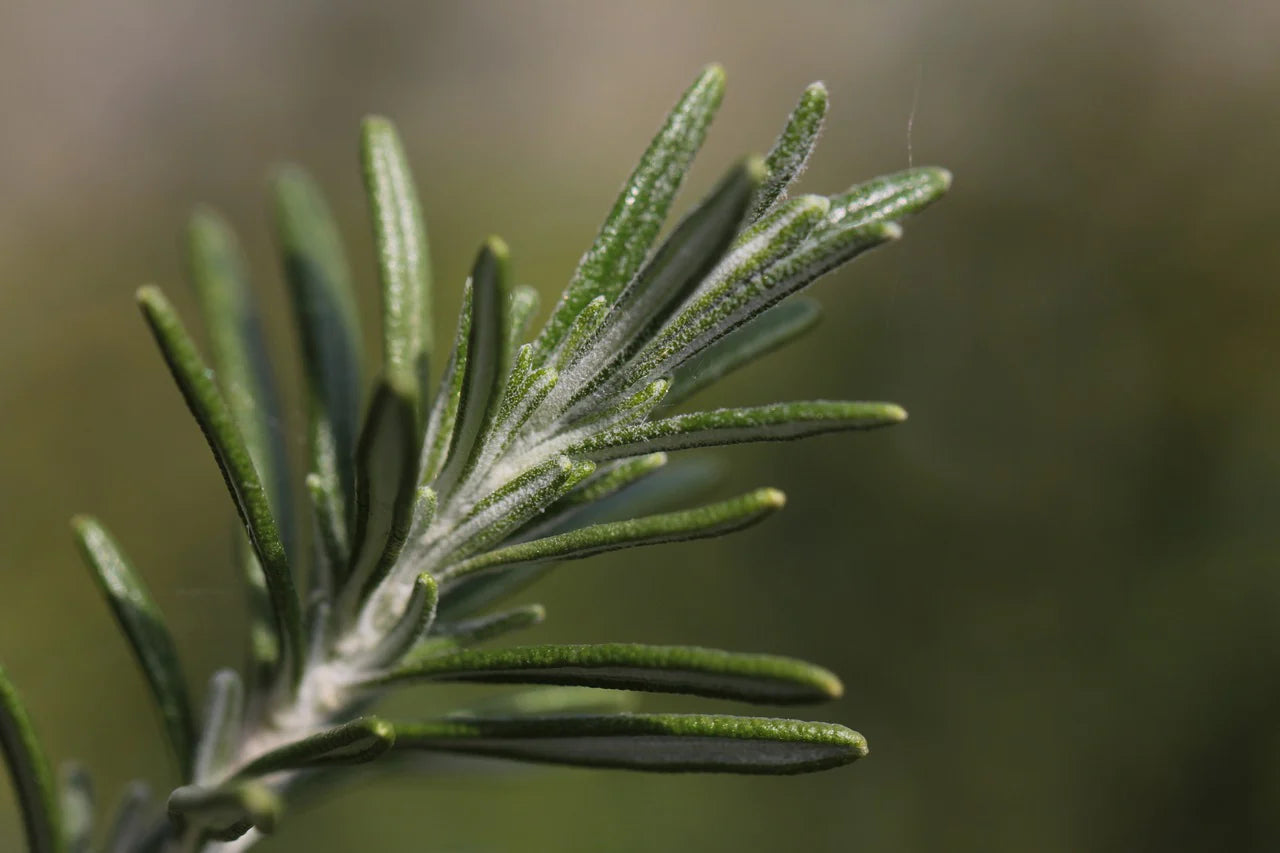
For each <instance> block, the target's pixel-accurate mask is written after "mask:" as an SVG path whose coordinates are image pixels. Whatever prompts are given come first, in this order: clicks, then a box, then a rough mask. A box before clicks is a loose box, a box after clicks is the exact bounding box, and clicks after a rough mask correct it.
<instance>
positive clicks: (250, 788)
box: [168, 782, 282, 841]
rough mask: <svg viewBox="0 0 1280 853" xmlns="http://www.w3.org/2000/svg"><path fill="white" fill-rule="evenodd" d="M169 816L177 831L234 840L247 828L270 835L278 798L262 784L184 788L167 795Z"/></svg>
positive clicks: (274, 822) (277, 812)
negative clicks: (194, 832) (177, 828)
mask: <svg viewBox="0 0 1280 853" xmlns="http://www.w3.org/2000/svg"><path fill="white" fill-rule="evenodd" d="M168 808H169V817H170V818H171V819H172V820H173V821H174V823H175V824H177V825H178V827H179V829H180V831H181V832H183V833H186V832H189V831H190V830H195V831H196V832H198V833H199V835H200V836H201V838H207V839H211V840H214V841H235V840H236V839H237V838H239V837H240V836H242V835H244V834H245V833H246V832H248V831H249V830H250V829H256V830H258V831H259V832H261V833H263V834H265V835H270V834H271V833H272V832H274V831H275V828H276V823H277V821H279V819H280V812H281V811H282V806H281V803H280V798H279V797H278V796H276V794H275V792H273V791H272V790H271V789H270V788H268V787H267V786H266V785H263V784H261V783H258V782H247V783H244V784H240V785H226V786H222V787H218V788H202V787H199V786H197V785H187V786H185V787H182V788H178V789H177V790H175V791H174V792H173V793H172V794H170V795H169V805H168Z"/></svg>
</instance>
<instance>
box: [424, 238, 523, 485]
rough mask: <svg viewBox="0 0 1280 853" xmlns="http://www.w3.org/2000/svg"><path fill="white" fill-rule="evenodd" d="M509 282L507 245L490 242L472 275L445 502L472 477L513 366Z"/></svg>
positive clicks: (442, 481) (444, 476) (445, 477)
mask: <svg viewBox="0 0 1280 853" xmlns="http://www.w3.org/2000/svg"><path fill="white" fill-rule="evenodd" d="M508 279H509V274H508V270H507V247H506V244H505V243H503V242H502V241H501V240H499V239H498V238H496V237H491V238H489V240H488V241H486V242H485V245H484V246H483V247H482V248H481V250H480V253H479V254H478V255H477V256H476V260H475V264H474V266H473V267H472V269H471V323H470V328H469V330H468V331H469V341H468V345H467V360H466V365H465V372H464V374H463V377H462V383H461V386H460V388H459V399H458V413H457V422H456V425H455V427H454V430H453V439H452V441H451V442H450V445H449V453H448V461H447V462H446V463H445V466H444V470H443V471H442V472H441V473H440V476H439V477H438V478H437V479H436V482H435V484H434V487H435V489H436V491H437V492H438V493H439V494H440V495H441V496H442V497H443V496H445V495H447V494H448V492H449V490H450V489H451V488H452V487H453V485H454V484H456V483H457V482H459V481H460V480H461V479H463V478H464V477H465V476H466V474H467V473H468V472H469V471H470V467H471V465H472V464H473V463H474V461H475V457H474V453H473V451H474V450H475V449H476V442H477V440H478V439H479V438H480V436H481V433H482V431H483V430H484V429H485V428H486V426H488V425H490V424H491V422H492V421H493V419H494V418H495V416H496V414H497V412H496V409H497V407H498V402H499V399H498V391H499V388H500V386H501V385H502V381H503V379H504V378H505V373H506V370H507V367H508V362H509V357H508V354H507V352H506V340H507V325H508V320H507V311H508V309H509V308H510V307H511V306H510V297H509V285H508Z"/></svg>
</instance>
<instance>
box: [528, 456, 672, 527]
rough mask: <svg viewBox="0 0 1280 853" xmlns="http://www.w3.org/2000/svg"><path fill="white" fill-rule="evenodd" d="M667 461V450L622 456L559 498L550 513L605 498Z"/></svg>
mask: <svg viewBox="0 0 1280 853" xmlns="http://www.w3.org/2000/svg"><path fill="white" fill-rule="evenodd" d="M666 464H667V454H665V453H650V454H649V455H648V456H637V457H635V458H634V459H622V460H619V461H617V462H612V463H610V464H609V465H607V466H601V468H600V469H599V470H597V472H596V475H595V476H594V477H591V478H590V479H588V480H586V481H585V482H583V484H582V485H580V486H578V488H576V489H574V490H573V491H571V492H569V494H567V495H565V496H564V497H563V498H561V499H560V500H558V501H556V503H555V504H554V505H552V507H551V508H550V509H548V510H547V514H548V515H558V514H559V513H561V512H564V511H566V510H569V509H573V508H575V507H580V506H587V505H589V504H594V503H595V502H597V501H601V500H604V499H605V498H607V497H609V496H610V495H614V494H616V493H618V492H620V491H622V490H623V489H625V488H627V487H628V486H630V485H632V484H633V483H635V482H636V481H637V480H640V479H642V478H644V477H647V476H649V475H650V474H652V473H653V472H655V471H657V470H659V469H660V468H662V467H663V466H664V465H666Z"/></svg>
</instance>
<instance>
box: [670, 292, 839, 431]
mask: <svg viewBox="0 0 1280 853" xmlns="http://www.w3.org/2000/svg"><path fill="white" fill-rule="evenodd" d="M821 318H822V308H821V307H820V306H819V305H818V303H817V302H815V301H814V300H812V299H805V298H804V297H796V298H795V299H788V300H787V301H785V302H782V303H780V304H778V305H775V306H774V307H772V308H770V309H769V310H768V311H765V312H764V313H763V314H761V315H760V316H758V317H756V318H755V319H754V320H752V321H751V322H749V323H747V324H746V325H744V326H740V327H739V328H737V329H735V330H734V331H732V332H730V333H729V334H727V335H725V336H724V337H723V338H721V339H720V340H718V341H716V342H715V343H714V344H712V345H711V346H709V347H707V348H706V349H705V350H703V351H702V352H701V353H699V354H698V355H697V356H696V357H695V358H692V359H690V360H689V361H686V362H685V363H684V364H682V365H680V367H679V368H677V369H676V371H675V373H674V374H672V377H671V390H670V391H668V392H667V396H666V397H664V398H663V400H662V403H663V405H664V406H672V405H674V404H676V403H679V402H680V401H681V400H687V399H688V398H689V397H692V396H693V395H694V394H696V393H698V392H699V391H701V390H702V389H703V388H706V387H707V386H708V385H711V384H712V383H714V382H718V381H719V380H721V379H723V378H724V377H725V376H728V375H729V374H730V373H732V372H733V371H735V370H737V369H738V368H740V367H744V366H746V365H748V364H750V363H751V362H753V361H755V360H756V359H758V358H760V357H761V356H764V355H768V354H769V353H771V352H773V351H774V350H776V349H778V348H779V347H781V346H784V345H785V344H787V343H790V342H791V341H793V340H795V339H796V338H798V337H800V336H801V335H803V334H805V333H806V332H808V331H809V330H810V329H812V328H813V327H814V326H816V325H817V324H818V321H819V320H820V319H821Z"/></svg>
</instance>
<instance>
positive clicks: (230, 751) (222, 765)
mask: <svg viewBox="0 0 1280 853" xmlns="http://www.w3.org/2000/svg"><path fill="white" fill-rule="evenodd" d="M208 694H209V695H208V697H207V698H206V699H205V706H204V719H203V726H202V728H201V730H200V743H199V745H198V746H197V748H196V760H195V772H194V774H193V776H192V778H193V779H195V780H196V781H197V782H199V783H206V782H208V781H210V780H213V779H216V778H218V777H220V776H221V775H222V774H223V773H224V772H225V771H226V770H227V768H228V767H230V766H231V763H232V761H234V760H235V757H236V750H237V749H238V748H239V746H240V725H241V719H242V717H243V714H244V684H243V683H242V682H241V681H240V675H239V674H238V673H237V672H236V671H235V670H234V669H220V670H218V671H217V672H215V673H214V674H213V676H212V677H211V678H210V679H209V690H208Z"/></svg>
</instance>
